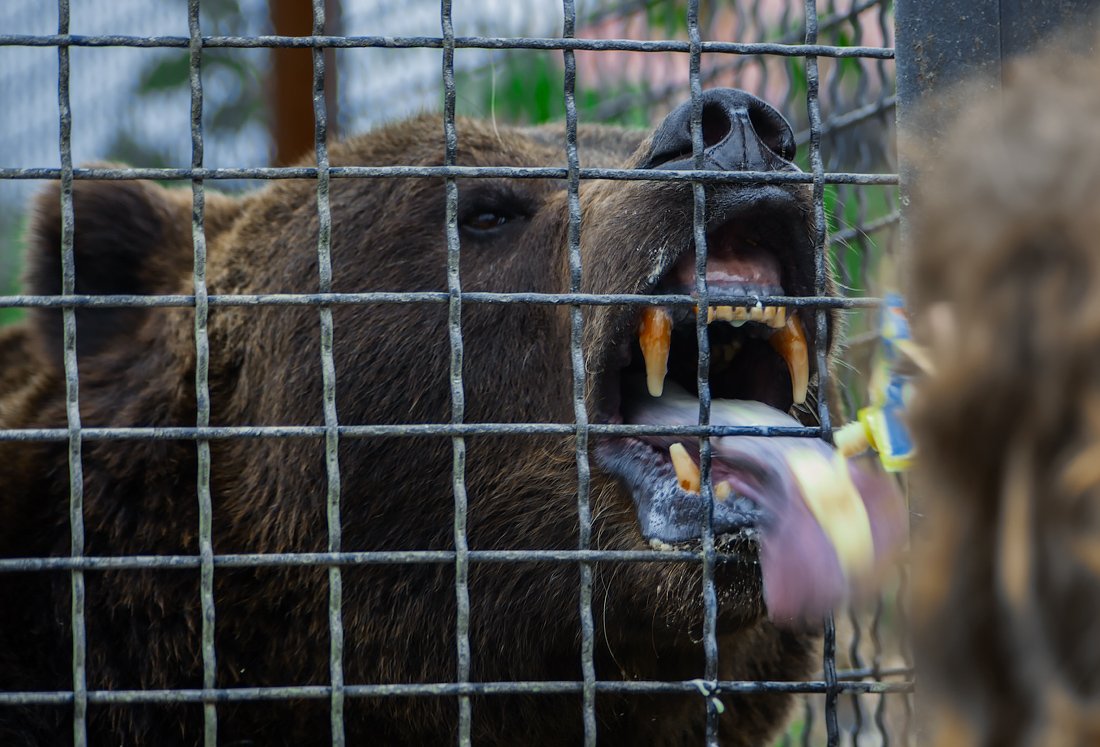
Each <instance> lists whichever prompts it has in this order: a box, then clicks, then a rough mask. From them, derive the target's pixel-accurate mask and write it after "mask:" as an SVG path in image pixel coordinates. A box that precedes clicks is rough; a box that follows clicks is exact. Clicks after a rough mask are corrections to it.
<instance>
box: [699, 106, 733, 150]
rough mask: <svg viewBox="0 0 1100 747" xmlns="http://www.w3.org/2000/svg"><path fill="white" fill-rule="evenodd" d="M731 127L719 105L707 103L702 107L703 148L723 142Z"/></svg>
mask: <svg viewBox="0 0 1100 747" xmlns="http://www.w3.org/2000/svg"><path fill="white" fill-rule="evenodd" d="M732 127H733V123H732V122H730V118H729V114H727V113H726V110H725V109H724V108H722V106H721V104H719V103H717V102H708V103H707V104H705V105H704V106H703V148H710V147H712V146H715V145H718V143H720V142H722V141H723V140H725V139H726V136H728V135H729V134H730V129H731V128H732Z"/></svg>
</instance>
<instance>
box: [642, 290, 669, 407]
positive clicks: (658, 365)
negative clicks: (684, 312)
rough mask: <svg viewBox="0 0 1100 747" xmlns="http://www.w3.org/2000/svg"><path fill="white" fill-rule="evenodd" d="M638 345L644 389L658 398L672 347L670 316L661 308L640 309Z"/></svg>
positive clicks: (663, 383)
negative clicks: (640, 349)
mask: <svg viewBox="0 0 1100 747" xmlns="http://www.w3.org/2000/svg"><path fill="white" fill-rule="evenodd" d="M638 344H639V345H640V346H641V348H642V356H643V357H644V358H645V375H646V388H648V389H649V393H650V395H651V396H653V397H660V396H661V394H662V393H663V392H664V390H665V374H667V373H668V350H669V348H670V347H671V346H672V315H671V314H669V313H668V309H666V308H664V307H662V306H647V307H646V308H644V309H642V321H641V323H640V324H639V325H638Z"/></svg>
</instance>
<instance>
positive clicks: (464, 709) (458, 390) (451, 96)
mask: <svg viewBox="0 0 1100 747" xmlns="http://www.w3.org/2000/svg"><path fill="white" fill-rule="evenodd" d="M440 20H441V23H442V27H443V137H444V154H443V164H444V165H445V166H454V165H455V163H456V162H457V160H458V132H457V131H456V129H455V31H454V23H453V22H452V19H451V0H441V1H440ZM446 190H447V194H446V198H447V206H446V209H447V216H446V227H447V292H448V294H449V295H450V303H449V306H448V319H447V331H448V334H449V336H450V342H451V422H452V423H455V424H459V423H462V421H463V418H464V417H465V409H466V396H465V391H464V388H463V384H462V352H463V346H462V283H461V281H460V278H459V242H458V184H457V183H456V182H455V180H454V177H447V179H446ZM451 443H452V447H453V450H454V466H453V485H454V506H455V522H454V542H455V639H456V640H455V647H456V653H457V657H458V658H457V671H456V673H455V682H457V683H458V684H465V683H467V682H469V681H470V589H469V574H470V569H469V552H470V547H469V544H468V542H467V540H466V510H467V505H466V439H465V438H463V437H462V436H454V437H453V438H452V439H451ZM470 720H471V715H470V696H469V695H459V696H458V744H459V747H469V744H470Z"/></svg>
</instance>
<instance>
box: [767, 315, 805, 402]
mask: <svg viewBox="0 0 1100 747" xmlns="http://www.w3.org/2000/svg"><path fill="white" fill-rule="evenodd" d="M768 341H769V342H771V344H772V347H773V348H775V350H776V352H777V353H779V354H780V355H781V356H783V360H785V361H786V362H787V370H788V371H790V373H791V394H792V396H793V397H794V403H795V404H796V405H801V404H803V403H804V402H805V401H806V393H807V391H808V390H809V386H810V358H809V353H808V351H807V348H806V331H805V330H804V329H803V328H802V322H801V321H799V319H798V314H797V313H795V312H793V311H792V312H791V313H790V314H789V315H788V316H787V322H786V324H785V325H784V327H783V328H782V329H779V330H776V332H775V334H773V335H772V336H771V337H769V338H768Z"/></svg>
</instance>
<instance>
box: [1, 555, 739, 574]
mask: <svg viewBox="0 0 1100 747" xmlns="http://www.w3.org/2000/svg"><path fill="white" fill-rule="evenodd" d="M718 557H720V558H721V557H732V556H727V555H722V554H719V556H718ZM469 558H470V560H471V561H473V562H477V563H581V562H585V563H699V562H701V557H700V555H699V553H697V552H692V551H690V550H470V551H469ZM454 560H455V553H454V551H453V550H378V551H370V552H365V551H364V552H338V553H327V552H301V553H294V552H281V553H236V554H224V555H215V556H214V567H215V568H290V567H295V568H297V567H318V566H320V567H326V568H327V567H331V566H345V565H410V564H433V563H434V564H447V563H453V562H454ZM200 561H201V558H200V556H198V555H118V556H109V557H102V556H101V557H88V556H82V557H79V558H73V557H52V558H0V573H34V572H41V571H74V570H82V571H128V570H141V571H147V570H160V571H174V570H189V569H194V568H198V567H199V564H200Z"/></svg>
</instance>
